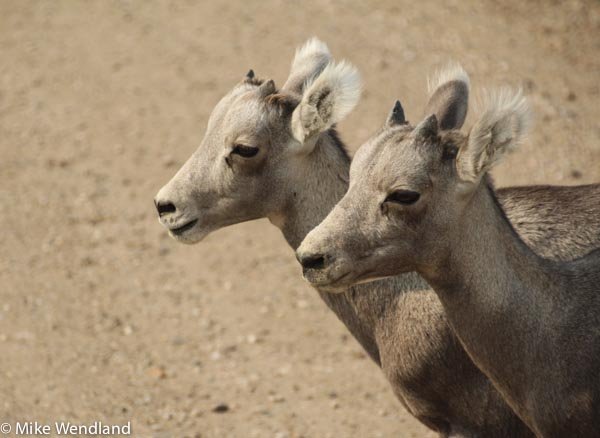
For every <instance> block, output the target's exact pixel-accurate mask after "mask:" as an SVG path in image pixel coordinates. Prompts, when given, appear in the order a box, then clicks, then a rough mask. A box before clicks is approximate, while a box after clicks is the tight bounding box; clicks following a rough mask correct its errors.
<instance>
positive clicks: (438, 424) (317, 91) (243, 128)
mask: <svg viewBox="0 0 600 438" xmlns="http://www.w3.org/2000/svg"><path fill="white" fill-rule="evenodd" d="M447 79H448V81H444V80H440V81H439V85H440V87H439V90H438V91H436V92H435V93H434V94H433V96H432V97H431V99H430V104H429V107H430V108H432V109H433V108H436V109H435V110H434V112H436V113H439V114H440V115H441V114H442V113H443V112H444V111H443V110H442V109H441V108H443V107H444V105H447V103H448V102H451V101H452V99H453V97H454V95H455V94H456V91H452V90H455V88H456V87H457V85H459V84H456V83H455V84H454V85H453V86H448V85H446V82H448V83H451V82H452V81H451V79H452V78H450V77H448V78H447ZM358 85H359V84H358V78H357V75H356V73H355V71H354V70H353V69H352V68H350V67H349V66H347V65H344V64H341V65H340V64H338V65H336V64H334V63H333V62H332V59H331V55H330V54H329V51H328V50H327V47H326V46H325V44H323V43H321V42H319V41H318V40H311V41H309V42H308V43H307V44H306V45H305V46H303V47H302V48H301V49H300V50H298V51H297V52H296V56H295V58H294V61H293V63H292V69H291V73H290V76H289V78H288V80H287V81H286V83H285V85H284V86H283V87H282V88H281V89H280V90H276V89H275V86H274V85H273V84H272V83H271V82H270V81H267V82H263V81H259V80H257V79H256V78H255V77H254V75H253V74H250V75H249V76H248V77H247V78H245V79H244V80H243V81H242V82H241V83H240V84H238V85H237V86H235V87H234V88H233V90H232V91H231V92H230V93H229V94H227V95H226V96H225V97H224V98H223V99H222V100H221V101H220V102H219V103H218V104H217V106H216V108H215V109H214V110H213V113H212V115H211V117H210V120H209V123H208V129H207V132H206V135H205V138H204V140H203V142H202V144H201V145H200V147H199V148H198V150H197V151H196V152H195V153H194V154H193V155H192V157H191V158H190V159H189V160H188V162H187V163H186V164H185V165H184V166H183V168H182V169H181V170H180V171H179V172H178V173H177V175H175V177H174V178H173V179H172V180H171V181H170V182H169V183H168V184H167V185H166V186H165V187H164V188H162V189H161V190H160V192H159V193H158V195H157V197H156V202H157V208H158V211H159V215H160V220H161V222H162V223H163V225H165V226H166V227H167V228H168V229H169V230H170V231H169V232H170V234H171V235H172V236H173V237H174V238H175V239H177V240H179V241H182V242H188V243H193V242H197V241H199V240H201V239H202V237H204V236H205V235H207V234H208V233H209V232H211V231H214V230H216V229H218V228H221V227H224V226H227V225H231V224H235V223H239V222H243V221H247V220H252V219H257V218H261V217H267V218H269V219H270V220H271V222H272V223H274V224H275V225H276V226H278V227H279V228H280V229H281V231H282V232H283V235H284V237H285V239H286V240H287V242H288V243H289V244H290V246H291V247H292V248H297V247H298V245H299V244H300V242H301V241H302V239H303V238H304V237H305V236H306V234H307V233H308V232H309V231H310V230H311V229H312V228H313V227H315V226H316V225H317V224H318V223H319V222H320V221H321V220H323V218H325V216H326V215H327V213H329V211H330V210H331V209H332V208H333V206H334V205H335V204H336V203H337V202H338V201H339V200H340V199H341V197H342V196H343V194H344V192H345V191H346V189H347V188H348V182H347V181H348V171H349V168H350V159H349V158H348V155H347V154H346V152H345V150H344V147H343V145H342V143H341V142H340V140H339V138H338V136H337V134H336V132H335V130H334V129H333V128H332V124H333V123H334V122H337V121H339V120H341V118H342V117H343V116H344V115H345V114H346V113H347V112H348V111H349V110H350V109H351V108H352V106H353V105H354V103H355V102H356V99H357V89H358ZM448 88H450V90H448ZM458 88H461V87H458ZM461 89H462V88H461ZM325 90H327V91H329V94H326V93H324V91H325ZM436 90H437V88H436ZM444 90H445V91H444ZM465 92H466V90H465ZM461 105H462V108H464V109H465V110H466V105H467V102H466V96H463V98H462V100H461ZM331 110H333V111H331ZM317 116H318V117H317ZM306 120H308V121H314V122H317V123H313V124H312V126H313V128H310V130H311V131H312V132H309V131H305V129H304V123H305V121H306ZM461 123H462V122H461ZM559 190H568V191H569V192H570V193H571V199H573V203H575V204H576V203H577V201H578V200H580V199H582V198H585V197H586V196H588V192H593V193H597V192H598V189H597V188H596V187H594V188H585V187H582V188H575V189H571V188H569V189H567V188H565V189H559ZM549 192H550V189H548V188H545V187H541V188H539V189H538V190H531V189H529V188H520V189H519V188H513V189H506V190H503V191H500V194H499V196H500V198H501V200H502V202H508V203H510V208H509V214H510V213H512V212H514V213H515V214H518V212H531V214H529V213H528V214H527V215H526V218H527V219H526V220H524V221H522V222H521V225H520V226H519V232H521V233H523V234H524V235H526V236H529V235H531V236H535V238H536V239H537V242H539V245H536V248H538V249H542V248H543V249H546V248H547V249H549V250H550V251H551V253H552V254H554V255H561V256H562V255H564V256H567V257H569V256H573V255H578V254H582V253H583V252H584V251H585V250H586V249H588V248H589V246H590V245H592V244H593V243H595V242H592V241H591V240H592V239H587V240H586V239H585V238H584V239H581V240H580V241H578V243H579V245H578V246H577V247H576V248H575V249H574V250H572V253H565V252H564V251H563V248H564V247H565V245H563V242H570V241H572V240H574V239H578V238H579V233H578V229H577V228H576V227H575V226H574V225H573V224H572V223H569V224H568V225H567V226H565V227H564V230H563V232H562V233H561V234H560V238H559V239H553V236H554V229H555V227H556V226H558V224H562V223H563V219H564V217H565V216H568V215H569V214H570V212H571V211H572V205H571V204H564V201H563V200H562V198H564V196H562V197H561V196H558V197H557V199H556V200H555V202H554V200H552V199H551V200H550V201H549V202H548V203H547V204H545V205H546V207H547V210H541V209H538V203H539V202H538V199H540V198H543V197H544V196H547V194H548V193H549ZM561 193H562V192H561ZM550 196H553V195H550ZM546 207H545V208H546ZM596 211H598V210H596ZM596 211H590V212H588V213H587V214H588V215H590V216H591V215H595V214H596ZM550 213H551V214H550ZM595 217H597V216H595ZM569 226H570V228H569ZM586 237H589V235H588V236H586ZM569 248H571V246H569ZM319 294H320V296H321V297H322V299H323V300H324V301H325V303H326V304H327V305H328V306H329V308H331V310H333V312H335V314H336V315H337V316H338V317H339V318H340V320H342V322H343V323H344V324H345V325H346V327H347V328H348V330H349V331H350V332H351V333H352V335H353V336H354V337H355V338H356V339H357V340H358V342H359V343H360V344H361V345H362V346H363V348H364V349H365V350H366V351H367V352H368V354H369V356H370V357H371V358H372V359H373V360H374V361H375V362H376V363H377V364H378V365H379V366H380V367H381V368H382V369H383V371H384V373H385V375H386V377H387V379H388V380H389V381H390V383H391V385H392V388H393V390H394V392H395V394H396V396H397V397H398V399H399V400H400V401H401V403H402V404H403V405H404V406H405V407H406V409H407V410H408V411H409V412H410V413H411V414H412V415H414V416H415V417H417V418H418V419H419V420H420V421H421V422H423V423H424V424H426V425H427V426H429V427H430V428H432V429H434V430H437V431H439V432H440V433H441V434H442V435H452V436H461V435H462V436H482V437H483V436H485V437H505V436H531V433H530V432H529V430H528V429H527V428H526V427H525V426H524V424H523V423H522V422H521V421H520V420H519V419H518V418H517V417H516V415H514V413H513V412H512V411H511V410H510V408H509V407H508V406H507V405H506V404H505V402H504V401H503V400H502V399H501V397H500V395H499V394H498V393H497V391H496V390H495V389H494V388H493V387H492V385H491V383H490V382H489V380H488V379H487V378H486V377H485V376H484V375H483V374H482V373H481V372H480V371H479V370H478V369H477V368H476V367H475V366H474V365H473V363H472V362H471V361H470V359H469V358H468V357H467V355H466V353H465V352H464V351H463V349H462V347H460V345H459V343H458V341H457V339H456V338H455V337H454V336H453V335H452V333H451V331H450V330H449V329H448V324H447V322H446V320H445V318H444V315H443V312H442V307H441V304H440V303H439V300H438V299H437V297H436V296H435V294H434V293H433V292H432V291H431V290H429V288H428V286H427V285H426V284H425V282H424V281H422V280H421V279H420V278H419V277H418V276H417V275H414V274H408V275H403V276H400V277H398V278H395V279H388V280H385V281H381V282H375V283H372V284H369V285H364V286H359V287H356V288H351V289H348V291H347V292H346V293H344V294H340V295H332V294H328V293H326V292H321V291H319ZM415 352H417V353H418V354H415Z"/></svg>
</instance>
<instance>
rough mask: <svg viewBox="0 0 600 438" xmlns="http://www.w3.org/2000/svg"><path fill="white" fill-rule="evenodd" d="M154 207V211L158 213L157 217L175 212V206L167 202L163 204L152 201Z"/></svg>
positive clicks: (162, 202)
mask: <svg viewBox="0 0 600 438" xmlns="http://www.w3.org/2000/svg"><path fill="white" fill-rule="evenodd" d="M154 205H155V206H156V210H157V211H158V215H159V216H162V215H165V214H167V213H174V212H175V211H176V210H177V209H176V208H175V205H174V204H173V203H171V202H168V201H167V202H164V201H156V200H154Z"/></svg>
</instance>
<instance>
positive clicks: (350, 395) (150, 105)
mask: <svg viewBox="0 0 600 438" xmlns="http://www.w3.org/2000/svg"><path fill="white" fill-rule="evenodd" d="M502 3H503V4H504V5H503V6H499V5H496V4H495V2H480V1H472V2H468V1H465V2H459V1H444V2H440V5H437V6H436V5H434V4H431V3H426V2H411V1H404V0H403V1H381V2H370V4H369V5H367V2H356V3H355V2H334V1H321V2H314V1H308V2H288V1H285V2H284V1H272V0H263V1H261V2H253V1H248V0H246V1H243V2H227V3H224V4H218V3H217V2H204V3H199V2H191V1H161V2H158V1H143V2H142V1H138V2H133V1H128V2H109V1H96V2H76V1H38V2H36V1H18V0H12V1H11V0H5V1H2V2H0V206H1V208H0V227H1V228H0V229H1V234H0V236H1V245H0V376H1V378H0V422H3V421H7V422H10V423H14V422H15V421H18V420H19V421H39V422H42V423H47V422H53V421H59V420H69V421H71V422H74V423H88V422H92V421H104V422H105V423H107V424H123V423H125V422H127V421H131V424H132V429H133V435H134V436H137V437H163V436H164V437H174V436H177V437H224V436H235V437H247V436H250V437H251V436H257V437H280V438H283V437H301V436H302V437H327V436H336V437H337V436H341V437H350V436H351V437H376V436H382V437H391V436H396V437H398V436H399V437H411V436H418V437H422V436H423V437H429V436H433V434H431V433H430V432H428V431H427V430H426V429H425V428H424V427H422V426H421V425H420V424H419V423H417V422H416V421H415V420H414V419H413V418H411V417H410V416H409V415H408V414H407V413H406V412H405V411H404V410H403V408H402V407H401V406H400V404H399V402H397V401H396V399H395V398H394V397H393V395H392V393H391V391H390V389H389V387H388V385H387V383H386V381H385V380H384V378H383V376H382V375H381V373H380V372H379V370H378V369H377V367H376V366H375V365H374V364H373V363H371V361H370V360H369V359H368V358H367V357H366V356H365V354H364V353H363V352H362V351H361V349H360V347H359V346H358V344H357V343H356V342H355V341H354V340H353V339H352V338H351V337H350V336H349V334H348V333H347V331H346V330H345V328H344V327H343V326H342V324H341V323H339V322H338V320H337V319H336V318H335V316H334V315H333V314H332V313H331V312H329V311H328V310H327V308H326V307H325V305H324V304H323V303H322V302H321V301H320V299H319V297H318V296H317V294H316V293H315V292H314V291H313V290H312V289H311V288H310V287H309V286H308V285H307V284H305V283H304V282H303V280H302V278H301V275H300V269H299V268H298V266H297V265H296V262H295V260H294V257H293V253H292V251H291V249H290V248H288V246H287V245H286V243H285V241H284V239H283V238H282V236H281V235H280V233H279V231H278V230H277V229H275V228H274V227H273V226H272V225H271V224H270V223H268V222H267V221H257V222H252V223H247V224H242V225H237V226H234V227H231V228H228V229H224V230H221V231H219V232H217V233H215V234H214V235H212V236H210V237H209V238H208V239H206V241H205V242H203V243H202V244H200V245H197V246H192V247H189V246H183V245H179V244H176V243H175V242H174V241H172V240H170V239H169V238H168V236H167V235H166V233H165V231H164V230H163V229H162V228H161V227H160V226H159V224H158V223H157V220H156V215H155V212H154V207H153V205H152V198H153V196H154V195H155V193H156V191H157V190H158V189H159V188H160V187H161V186H162V185H163V184H164V183H166V181H167V180H168V179H169V178H170V177H171V176H172V174H173V173H174V172H175V171H176V170H177V168H178V166H179V165H180V164H181V163H183V161H184V160H185V159H186V158H187V157H188V156H189V155H190V154H191V152H192V151H193V150H194V149H195V147H196V146H197V144H198V143H199V141H200V139H201V138H202V135H203V130H204V127H205V124H206V121H207V118H208V116H209V114H210V112H211V110H212V108H213V106H214V105H215V103H216V102H217V101H218V99H219V98H220V96H222V95H223V94H224V93H226V92H227V91H228V90H229V89H230V88H231V87H232V86H233V84H234V83H235V82H237V81H238V80H239V79H240V78H241V77H242V76H243V75H244V74H245V72H246V71H247V70H248V69H249V68H253V69H255V71H256V72H257V74H258V75H259V76H261V77H265V76H267V77H273V78H274V79H275V80H276V82H277V83H279V84H282V83H283V81H284V80H285V78H286V74H287V71H288V68H289V64H290V61H291V57H292V54H293V51H294V48H295V47H296V46H297V45H298V44H300V43H302V42H303V41H304V40H305V39H307V38H308V37H310V36H312V35H317V36H319V37H320V38H322V39H323V40H325V41H326V42H327V43H328V44H329V46H330V48H331V50H332V52H333V53H334V55H335V56H336V58H338V59H339V58H347V59H349V60H351V61H352V62H353V63H355V64H356V65H357V66H358V67H359V69H360V70H361V72H362V73H363V76H364V81H365V92H364V99H363V100H362V101H361V103H360V104H359V106H358V108H357V109H356V110H355V112H354V113H353V114H352V115H351V116H350V117H349V118H348V120H347V121H345V122H344V123H342V124H341V126H340V131H341V134H342V136H343V138H344V139H345V140H346V141H347V143H348V144H349V147H350V149H351V150H355V149H356V148H357V147H358V146H359V145H360V143H361V142H362V141H364V140H365V139H366V138H368V136H369V135H370V133H372V132H373V131H374V130H375V129H376V128H377V127H379V126H380V125H381V123H382V122H383V120H384V117H385V115H386V114H387V113H388V111H389V109H390V108H391V105H392V104H393V102H394V100H395V99H396V98H397V97H399V98H401V99H402V101H403V104H404V107H405V109H406V111H407V115H408V118H409V119H411V120H414V119H416V118H417V117H419V116H420V114H421V113H420V111H421V109H422V108H423V105H424V101H425V86H426V85H425V84H426V81H425V75H426V74H427V73H428V72H430V71H431V70H432V69H433V68H435V67H439V66H440V65H443V64H444V63H445V62H447V61H448V60H451V59H454V60H457V61H460V62H461V63H463V65H464V66H465V68H466V69H467V70H468V71H469V72H470V73H471V77H472V83H473V86H474V87H475V88H478V87H482V86H485V85H491V86H494V85H503V84H509V85H517V86H523V87H524V89H525V91H526V93H527V94H528V95H529V96H530V97H531V101H532V102H533V107H534V110H535V112H536V125H535V128H534V132H533V134H532V136H531V141H529V142H528V143H527V144H526V145H525V146H524V147H523V148H522V149H521V150H520V151H519V152H518V153H516V154H514V155H513V156H512V157H511V158H510V159H509V160H508V162H507V163H505V164H504V165H502V166H501V168H499V169H498V170H497V172H496V177H497V181H498V183H499V184H500V185H507V184H528V183H559V184H573V183H583V182H592V181H600V142H599V141H598V138H599V136H600V123H599V119H600V108H599V98H600V82H599V79H600V74H599V73H600V3H599V2H597V1H592V0H589V1H564V2H563V1H561V2H559V1H556V2H541V1H540V2H537V1H534V2H522V1H509V2H502ZM523 3H526V4H523ZM219 405H226V406H227V409H225V408H222V409H221V410H226V412H215V408H216V407H218V406H219ZM218 410H219V409H217V411H218Z"/></svg>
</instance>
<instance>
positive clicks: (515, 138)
mask: <svg viewBox="0 0 600 438" xmlns="http://www.w3.org/2000/svg"><path fill="white" fill-rule="evenodd" d="M485 100H486V101H487V103H486V104H485V106H484V112H483V114H482V115H481V117H480V118H479V120H477V122H475V125H473V128H471V132H470V133H469V140H468V142H467V145H466V146H464V147H462V148H461V149H460V150H459V152H458V156H457V158H456V166H457V170H458V173H459V176H460V178H461V179H462V180H464V181H469V182H476V181H478V180H479V179H480V178H481V177H482V176H483V174H485V173H486V172H487V171H489V170H490V169H491V168H492V167H493V166H494V165H496V164H497V163H498V162H499V161H500V160H501V159H502V158H503V157H504V156H505V155H506V154H507V153H508V152H510V151H512V150H513V149H514V148H515V147H517V146H518V145H519V143H521V141H522V140H523V138H524V137H525V134H526V132H527V128H528V127H529V122H530V120H531V116H530V112H529V106H528V105H527V100H526V99H525V97H524V96H523V94H522V93H521V91H520V90H518V91H514V90H511V89H502V90H498V91H496V92H494V93H489V94H488V95H487V96H486V99H485Z"/></svg>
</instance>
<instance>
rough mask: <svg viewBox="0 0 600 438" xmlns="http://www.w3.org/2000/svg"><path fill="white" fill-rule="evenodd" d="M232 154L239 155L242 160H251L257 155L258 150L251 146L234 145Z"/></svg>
mask: <svg viewBox="0 0 600 438" xmlns="http://www.w3.org/2000/svg"><path fill="white" fill-rule="evenodd" d="M231 153H232V154H236V155H239V156H241V157H244V158H252V157H253V156H255V155H256V154H258V148H255V147H253V146H246V145H243V144H236V145H235V146H234V147H233V150H232V151H231Z"/></svg>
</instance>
